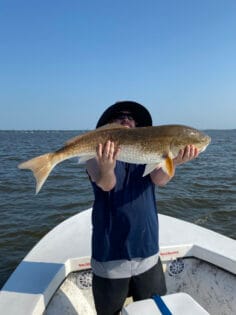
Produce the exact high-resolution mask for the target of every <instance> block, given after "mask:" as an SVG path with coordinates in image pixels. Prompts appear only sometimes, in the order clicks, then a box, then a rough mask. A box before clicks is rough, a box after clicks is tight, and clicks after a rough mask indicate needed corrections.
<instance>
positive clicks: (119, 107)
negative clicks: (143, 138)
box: [96, 101, 152, 128]
mask: <svg viewBox="0 0 236 315" xmlns="http://www.w3.org/2000/svg"><path fill="white" fill-rule="evenodd" d="M123 111H128V112H130V114H131V115H132V116H133V118H134V120H135V121H136V123H137V127H146V126H152V117H151V115H150V113H149V111H148V110H147V109H146V108H145V107H144V106H143V105H141V104H139V103H136V102H133V101H122V102H117V103H115V104H113V105H111V106H110V107H108V108H107V109H106V110H105V112H104V113H103V114H102V116H101V117H100V118H99V120H98V122H97V126H96V128H99V127H101V126H104V125H106V124H108V123H110V122H111V121H112V120H113V119H114V118H115V117H116V115H117V114H118V113H120V112H123Z"/></svg>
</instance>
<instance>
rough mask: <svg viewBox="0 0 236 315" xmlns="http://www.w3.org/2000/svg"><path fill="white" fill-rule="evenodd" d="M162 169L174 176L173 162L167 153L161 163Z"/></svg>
mask: <svg viewBox="0 0 236 315" xmlns="http://www.w3.org/2000/svg"><path fill="white" fill-rule="evenodd" d="M161 167H162V169H163V171H164V172H165V173H166V174H167V175H169V176H170V177H173V176H174V164H173V160H172V158H171V157H170V156H169V155H167V156H166V157H165V158H164V160H163V162H162V163H161Z"/></svg>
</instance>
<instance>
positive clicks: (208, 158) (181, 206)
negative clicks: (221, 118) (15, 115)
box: [0, 130, 236, 287]
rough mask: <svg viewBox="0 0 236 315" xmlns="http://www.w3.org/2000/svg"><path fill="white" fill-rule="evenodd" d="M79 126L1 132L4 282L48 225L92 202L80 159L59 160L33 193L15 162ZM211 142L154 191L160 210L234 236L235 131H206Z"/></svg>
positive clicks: (56, 143) (0, 274)
mask: <svg viewBox="0 0 236 315" xmlns="http://www.w3.org/2000/svg"><path fill="white" fill-rule="evenodd" d="M79 133H81V131H80V132H78V131H0V163H1V166H0V213H1V219H0V287H2V285H3V284H4V282H5V281H6V280H7V278H8V277H9V275H10V273H11V272H12V271H13V270H14V269H15V267H16V266H17V264H18V263H19V262H20V261H21V259H22V258H23V257H24V256H25V255H26V254H27V253H28V251H29V250H30V249H31V248H32V247H33V246H34V245H35V244H36V242H38V240H39V239H40V238H41V237H42V236H44V235H45V234H46V233H47V232H48V231H49V230H50V229H52V228H53V227H54V226H55V225H57V224H58V223H60V222H61V221H63V220H65V219H67V218H68V217H70V216H72V215H74V214H76V213H78V212H81V211H83V210H85V209H87V208H89V207H91V205H92V202H93V193H92V190H91V187H90V183H89V181H88V179H87V176H86V173H85V171H84V165H78V163H77V159H71V160H68V161H65V162H63V163H61V164H59V165H58V166H57V167H56V168H55V169H54V170H53V172H52V173H51V175H50V176H49V178H48V180H47V182H46V184H45V185H44V187H43V189H42V190H41V191H40V193H39V194H38V195H37V196H35V184H34V179H33V176H32V173H31V172H28V171H22V170H19V169H17V164H18V163H20V162H22V161H24V160H26V159H29V158H31V157H34V156H37V155H39V154H42V153H46V152H48V151H52V150H56V149H58V148H59V147H61V145H62V144H63V143H64V142H65V141H66V140H67V139H69V138H71V137H73V136H75V135H78V134H79ZM206 133H207V134H209V135H210V136H211V137H212V143H211V145H210V146H209V147H208V148H207V150H206V151H205V152H204V153H203V154H202V155H200V156H199V157H198V158H197V159H196V160H194V161H191V162H189V163H187V164H185V165H181V166H179V167H178V169H177V171H176V176H175V177H174V179H173V180H172V181H171V182H170V183H168V185H166V186H165V187H162V188H158V189H157V190H156V195H157V200H158V201H157V202H158V209H159V212H160V213H163V214H167V215H170V216H174V217H177V218H181V219H184V220H187V221H190V222H193V223H196V224H199V225H201V226H204V227H207V228H210V229H212V230H214V231H217V232H219V233H222V234H224V235H226V236H229V237H232V238H234V239H236V130H207V131H206Z"/></svg>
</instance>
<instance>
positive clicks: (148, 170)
mask: <svg viewBox="0 0 236 315" xmlns="http://www.w3.org/2000/svg"><path fill="white" fill-rule="evenodd" d="M158 165H159V163H157V164H147V165H146V167H145V170H144V172H143V177H144V176H146V175H148V174H150V173H151V172H152V171H153V170H155V168H157V166H158Z"/></svg>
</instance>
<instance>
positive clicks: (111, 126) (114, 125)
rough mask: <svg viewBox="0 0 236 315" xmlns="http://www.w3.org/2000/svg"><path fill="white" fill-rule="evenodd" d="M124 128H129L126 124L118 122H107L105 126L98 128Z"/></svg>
mask: <svg viewBox="0 0 236 315" xmlns="http://www.w3.org/2000/svg"><path fill="white" fill-rule="evenodd" d="M124 128H129V127H126V126H122V125H120V124H117V123H111V124H106V125H104V126H101V127H99V128H97V130H104V129H124Z"/></svg>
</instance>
